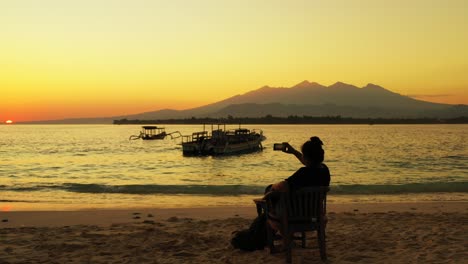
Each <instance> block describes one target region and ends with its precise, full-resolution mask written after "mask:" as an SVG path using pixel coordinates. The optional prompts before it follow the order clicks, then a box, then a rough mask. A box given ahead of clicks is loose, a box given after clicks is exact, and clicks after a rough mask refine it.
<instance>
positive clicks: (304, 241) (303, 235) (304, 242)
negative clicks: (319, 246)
mask: <svg viewBox="0 0 468 264" xmlns="http://www.w3.org/2000/svg"><path fill="white" fill-rule="evenodd" d="M305 247H306V232H304V231H302V248H305Z"/></svg>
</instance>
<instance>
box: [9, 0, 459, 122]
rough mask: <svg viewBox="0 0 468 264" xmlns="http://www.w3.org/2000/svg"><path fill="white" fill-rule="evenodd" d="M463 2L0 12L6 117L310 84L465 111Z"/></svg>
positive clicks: (202, 99)
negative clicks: (369, 90)
mask: <svg viewBox="0 0 468 264" xmlns="http://www.w3.org/2000/svg"><path fill="white" fill-rule="evenodd" d="M467 10H468V1H462V0H452V1H436V0H429V1H427V0H426V1H423V0H415V1H402V0H397V1H374V0H362V1H325V0H319V1H304V0H291V1H263V0H258V1H247V0H240V1H213V0H175V1H145V0H135V1H130V0H128V1H125V0H122V1H115V0H102V1H91V0H83V1H57V0H43V1H32V0H20V1H2V2H1V3H0V25H1V26H0V36H2V41H1V42H0V58H2V59H1V61H0V71H1V72H2V74H1V75H0V87H2V94H1V96H2V98H3V100H2V104H0V115H3V116H9V117H10V118H12V119H13V120H15V122H21V121H26V120H47V119H62V118H73V117H105V116H116V115H126V114H136V113H141V112H147V111H153V110H159V109H166V108H169V109H187V108H191V107H197V106H202V105H205V104H209V103H213V102H216V101H219V100H223V99H226V98H228V97H231V96H234V95H237V94H242V93H245V92H248V91H251V90H254V89H258V88H260V87H261V86H264V85H269V86H272V87H290V86H293V85H295V84H297V83H299V82H301V81H303V80H309V81H313V82H318V83H321V84H323V85H327V86H328V85H331V84H333V83H335V82H337V81H342V82H345V83H350V84H354V85H357V86H365V85H366V84H367V83H375V84H378V85H381V86H383V87H385V88H387V89H389V90H391V91H393V92H396V93H400V94H402V95H408V96H412V97H415V98H417V99H421V100H427V101H433V102H443V103H452V104H468V75H467V74H466V73H467V72H468V64H467V61H468V49H467V48H466V47H468V19H467V16H466V13H467Z"/></svg>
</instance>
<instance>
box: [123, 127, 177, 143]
mask: <svg viewBox="0 0 468 264" xmlns="http://www.w3.org/2000/svg"><path fill="white" fill-rule="evenodd" d="M167 135H168V134H167V133H166V130H165V128H164V127H157V126H142V127H141V131H140V134H139V135H132V136H130V138H129V140H135V139H140V138H141V139H143V140H154V139H164V138H165V137H166V136H167Z"/></svg>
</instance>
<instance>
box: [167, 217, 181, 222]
mask: <svg viewBox="0 0 468 264" xmlns="http://www.w3.org/2000/svg"><path fill="white" fill-rule="evenodd" d="M167 221H168V222H178V221H179V218H178V217H177V216H173V217H169V218H168V219H167Z"/></svg>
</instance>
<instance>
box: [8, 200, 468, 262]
mask: <svg viewBox="0 0 468 264" xmlns="http://www.w3.org/2000/svg"><path fill="white" fill-rule="evenodd" d="M255 214H256V213H255V209H254V207H253V206H251V207H211V208H186V209H184V208H176V209H157V208H148V209H127V210H86V211H13V212H10V211H2V212H1V213H0V220H1V222H0V252H1V254H0V263H247V262H248V263H284V262H285V257H284V255H283V254H282V253H278V254H274V255H270V254H269V252H268V250H267V249H265V250H258V251H255V252H241V251H239V250H236V249H233V248H232V247H231V245H230V243H229V240H230V238H231V232H233V231H235V230H240V229H244V228H247V227H248V226H249V224H250V223H251V221H252V219H253V218H254V217H255ZM328 217H329V225H328V228H327V248H328V259H329V260H328V262H329V263H466V262H465V261H466V259H468V236H467V235H466V234H468V227H467V226H468V225H467V224H468V203H467V202H424V203H367V204H366V203H350V204H329V206H328ZM293 263H320V256H319V252H318V248H317V242H316V236H315V234H314V233H311V234H309V236H308V241H307V248H306V249H302V248H300V247H299V246H298V247H296V248H295V249H294V250H293Z"/></svg>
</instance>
